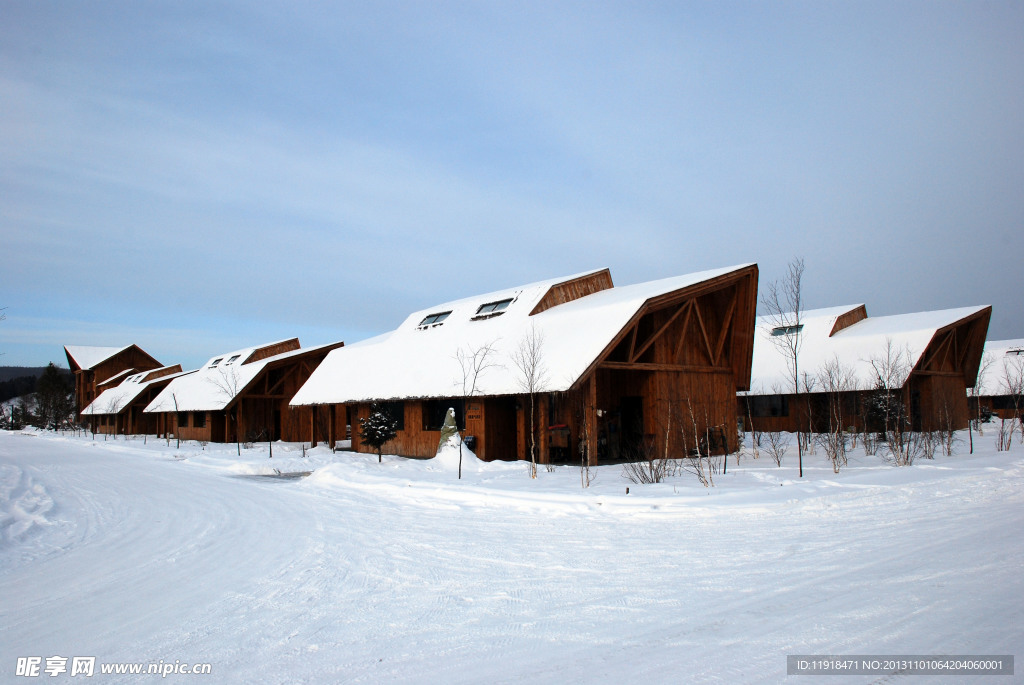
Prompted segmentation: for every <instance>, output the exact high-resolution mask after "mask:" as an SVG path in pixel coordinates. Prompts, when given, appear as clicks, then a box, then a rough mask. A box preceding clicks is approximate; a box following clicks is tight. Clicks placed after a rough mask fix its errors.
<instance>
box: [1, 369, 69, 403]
mask: <svg viewBox="0 0 1024 685" xmlns="http://www.w3.org/2000/svg"><path fill="white" fill-rule="evenodd" d="M58 368H59V367H58ZM44 370H46V367H45V366H0V402H6V401H7V400H12V399H14V398H15V397H21V396H22V395H27V394H29V393H31V392H35V390H36V380H37V379H38V378H39V377H40V376H42V375H43V371H44ZM59 370H60V371H61V372H63V373H67V374H70V373H71V372H70V371H68V370H67V369H60V368H59Z"/></svg>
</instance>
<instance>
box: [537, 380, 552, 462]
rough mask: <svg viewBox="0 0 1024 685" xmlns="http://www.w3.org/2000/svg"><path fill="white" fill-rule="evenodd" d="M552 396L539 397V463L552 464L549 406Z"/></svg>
mask: <svg viewBox="0 0 1024 685" xmlns="http://www.w3.org/2000/svg"><path fill="white" fill-rule="evenodd" d="M550 401H551V396H550V395H548V394H547V393H543V394H540V395H539V396H538V397H537V463H538V464H550V463H551V449H550V448H551V440H550V437H551V436H550V432H551V431H549V430H548V404H549V403H550Z"/></svg>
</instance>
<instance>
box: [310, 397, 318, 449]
mask: <svg viewBox="0 0 1024 685" xmlns="http://www.w3.org/2000/svg"><path fill="white" fill-rule="evenodd" d="M319 408H320V407H319V406H318V405H316V404H314V405H312V406H311V407H310V408H309V447H310V449H312V448H314V447H316V413H317V410H318V409H319Z"/></svg>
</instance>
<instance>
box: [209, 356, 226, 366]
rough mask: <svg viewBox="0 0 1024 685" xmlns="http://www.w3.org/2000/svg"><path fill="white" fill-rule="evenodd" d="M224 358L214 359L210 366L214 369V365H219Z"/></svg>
mask: <svg viewBox="0 0 1024 685" xmlns="http://www.w3.org/2000/svg"><path fill="white" fill-rule="evenodd" d="M222 359H224V357H217V358H216V359H214V360H213V363H211V364H210V368H211V369H212V368H213V367H215V366H217V364H220V362H221V360H222Z"/></svg>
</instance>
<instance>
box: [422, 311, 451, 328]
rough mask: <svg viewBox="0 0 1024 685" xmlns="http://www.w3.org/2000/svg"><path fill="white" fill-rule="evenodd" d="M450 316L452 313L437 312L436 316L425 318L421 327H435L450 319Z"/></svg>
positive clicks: (429, 315) (430, 315) (431, 315)
mask: <svg viewBox="0 0 1024 685" xmlns="http://www.w3.org/2000/svg"><path fill="white" fill-rule="evenodd" d="M449 314H451V311H447V312H437V313H436V314H428V315H427V316H425V317H423V321H420V326H433V325H434V324H438V323H441V322H442V321H444V320H445V319H447V318H448V315H449Z"/></svg>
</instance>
